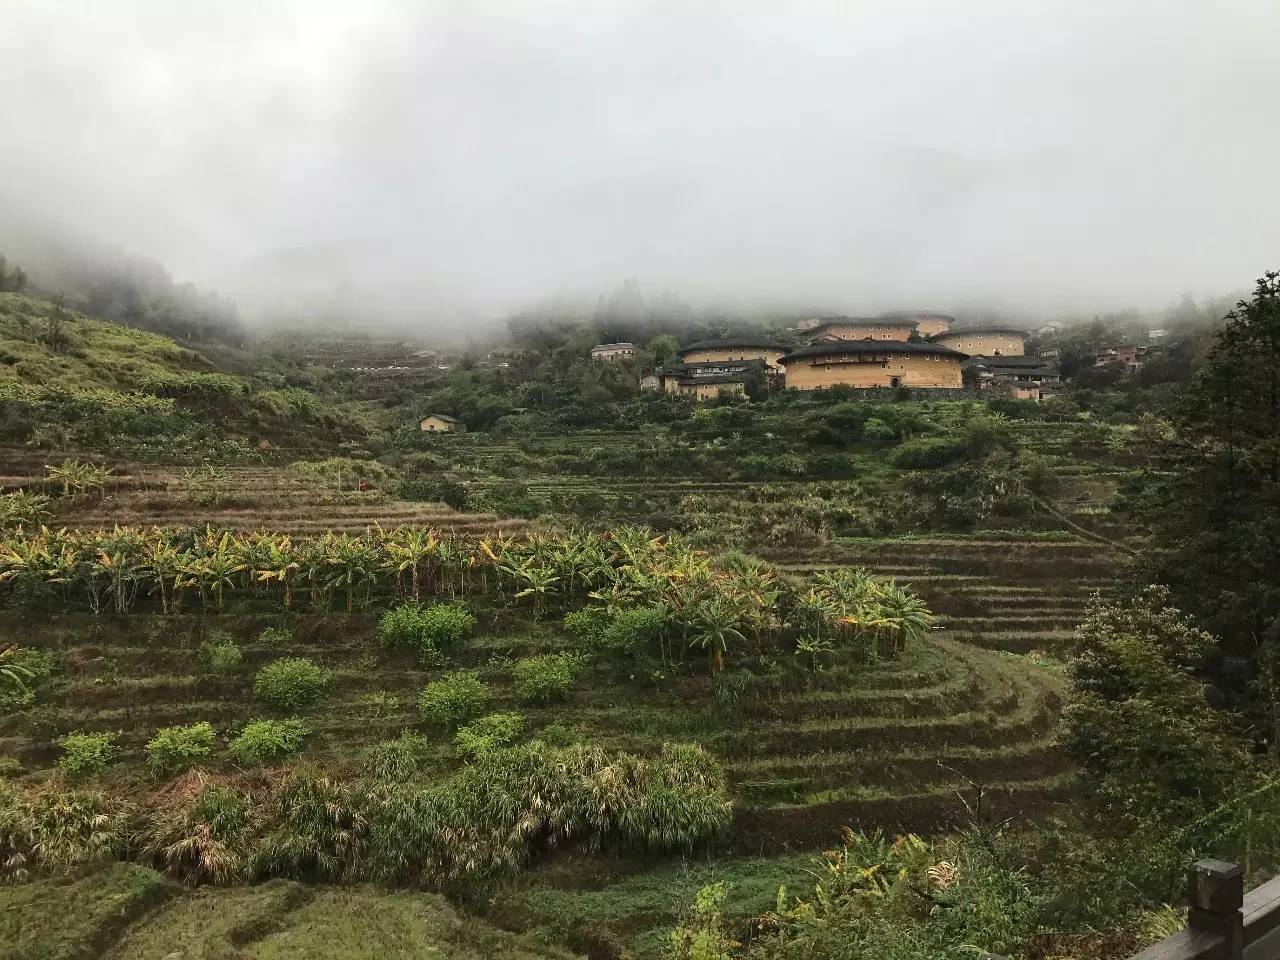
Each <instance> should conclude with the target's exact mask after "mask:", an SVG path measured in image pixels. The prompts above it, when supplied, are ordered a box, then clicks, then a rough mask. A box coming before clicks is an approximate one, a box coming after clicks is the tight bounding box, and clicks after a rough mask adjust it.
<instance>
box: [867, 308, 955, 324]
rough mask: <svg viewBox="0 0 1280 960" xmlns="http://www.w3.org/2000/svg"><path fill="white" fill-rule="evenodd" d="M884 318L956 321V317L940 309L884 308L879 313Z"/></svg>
mask: <svg viewBox="0 0 1280 960" xmlns="http://www.w3.org/2000/svg"><path fill="white" fill-rule="evenodd" d="M880 317H881V318H882V319H884V320H925V319H928V320H950V321H951V322H952V323H955V322H956V318H955V317H953V316H952V315H951V314H949V313H942V312H941V311H940V310H886V311H885V312H884V313H882V314H880Z"/></svg>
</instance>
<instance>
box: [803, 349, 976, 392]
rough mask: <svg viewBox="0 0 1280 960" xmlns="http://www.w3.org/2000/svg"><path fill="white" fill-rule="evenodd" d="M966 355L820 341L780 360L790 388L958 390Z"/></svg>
mask: <svg viewBox="0 0 1280 960" xmlns="http://www.w3.org/2000/svg"><path fill="white" fill-rule="evenodd" d="M964 360H965V355H964V354H963V353H960V352H958V351H956V350H952V349H950V348H949V347H945V346H942V345H941V344H937V343H921V342H917V341H908V340H892V339H884V340H874V339H870V338H868V339H863V340H844V339H830V340H820V341H818V342H816V343H812V344H810V345H809V346H807V347H800V348H799V349H797V350H793V351H792V352H791V353H789V354H787V355H786V356H785V357H783V358H782V360H781V363H782V365H783V367H785V368H786V371H787V378H786V383H787V387H788V388H793V389H796V390H822V389H825V388H827V387H835V386H841V385H843V386H849V387H859V388H867V387H914V388H921V389H939V388H949V389H955V390H958V389H961V388H962V387H963V386H964V375H963V371H962V369H961V364H962V363H963V362H964Z"/></svg>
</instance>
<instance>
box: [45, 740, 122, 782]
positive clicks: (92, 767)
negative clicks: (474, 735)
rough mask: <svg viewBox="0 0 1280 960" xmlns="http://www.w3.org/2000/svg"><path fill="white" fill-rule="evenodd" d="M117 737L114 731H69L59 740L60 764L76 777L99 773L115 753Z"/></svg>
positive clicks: (64, 770) (65, 770)
mask: <svg viewBox="0 0 1280 960" xmlns="http://www.w3.org/2000/svg"><path fill="white" fill-rule="evenodd" d="M115 739H116V735H115V734H114V733H83V732H76V733H68V734H67V735H66V736H65V737H62V738H60V739H59V740H58V746H60V747H61V748H62V756H61V757H59V758H58V766H59V767H60V768H61V769H62V770H63V772H65V773H68V774H70V775H71V776H75V777H78V776H85V775H87V774H91V773H98V772H99V771H100V770H102V769H103V768H104V767H106V765H107V764H108V763H110V762H111V759H112V757H113V756H114V755H115V750H116V747H115Z"/></svg>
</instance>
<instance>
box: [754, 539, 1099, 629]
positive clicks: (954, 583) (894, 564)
mask: <svg viewBox="0 0 1280 960" xmlns="http://www.w3.org/2000/svg"><path fill="white" fill-rule="evenodd" d="M980 537H982V535H981V534H978V535H975V536H974V537H963V538H962V537H955V538H947V537H941V536H927V537H921V538H918V539H900V540H845V541H843V542H839V543H835V544H831V545H829V546H826V547H818V548H814V549H812V550H805V551H803V552H800V551H795V550H790V549H777V550H768V551H764V555H765V556H767V557H768V558H769V559H771V560H774V561H776V562H778V563H779V564H780V565H781V567H782V568H783V569H786V570H790V571H793V572H796V573H803V572H813V571H816V570H824V569H834V568H837V567H842V566H865V567H867V568H868V569H870V570H872V571H873V572H875V573H878V574H881V575H883V576H891V577H894V578H895V579H897V580H899V581H901V582H902V583H904V584H906V585H908V586H910V587H911V588H912V589H913V590H915V591H917V592H918V593H920V594H921V595H922V596H923V597H924V598H925V599H926V600H927V601H928V603H929V606H930V609H932V610H933V611H934V612H935V613H936V614H937V615H938V620H937V627H938V629H939V630H940V631H943V632H944V635H945V636H948V637H950V638H952V639H955V640H962V641H964V642H966V643H969V644H973V645H975V646H980V647H986V648H989V649H992V650H1004V651H1008V652H1012V653H1029V652H1032V651H1038V652H1041V653H1048V654H1060V653H1061V652H1062V651H1063V647H1064V645H1065V644H1066V643H1067V642H1068V641H1069V640H1070V639H1071V637H1072V635H1073V633H1074V631H1075V628H1076V627H1077V626H1078V625H1079V624H1080V622H1081V621H1082V620H1083V619H1084V617H1085V614H1086V612H1087V609H1088V605H1089V602H1090V598H1091V597H1092V596H1093V595H1094V594H1101V595H1103V596H1107V595H1109V594H1111V593H1112V592H1113V591H1114V590H1115V588H1116V586H1117V584H1118V582H1119V580H1118V576H1119V560H1118V558H1117V556H1116V554H1115V553H1114V552H1113V551H1111V550H1110V549H1108V548H1106V547H1105V546H1103V545H1101V544H1097V543H1093V542H1089V541H1085V540H1064V541H1044V540H1016V539H995V538H987V539H980Z"/></svg>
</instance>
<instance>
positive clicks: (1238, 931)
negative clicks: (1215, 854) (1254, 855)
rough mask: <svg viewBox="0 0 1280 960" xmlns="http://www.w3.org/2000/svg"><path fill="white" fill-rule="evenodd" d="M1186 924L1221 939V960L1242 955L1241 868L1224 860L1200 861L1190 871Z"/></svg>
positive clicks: (1238, 958) (1232, 959) (1242, 885)
mask: <svg viewBox="0 0 1280 960" xmlns="http://www.w3.org/2000/svg"><path fill="white" fill-rule="evenodd" d="M1190 881H1191V882H1190V888H1191V893H1190V901H1191V904H1190V906H1191V909H1190V912H1189V913H1188V914H1187V927H1188V929H1191V930H1199V931H1203V932H1205V933H1213V934H1217V935H1218V936H1220V937H1222V938H1223V951H1222V953H1221V956H1222V957H1223V958H1224V960H1241V958H1242V957H1243V955H1244V914H1243V913H1242V912H1241V910H1240V907H1241V905H1242V904H1243V903H1244V868H1242V867H1241V866H1240V865H1239V864H1235V863H1227V862H1225V861H1223V860H1200V861H1198V862H1197V863H1196V864H1195V865H1194V866H1192V868H1191V873H1190Z"/></svg>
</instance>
